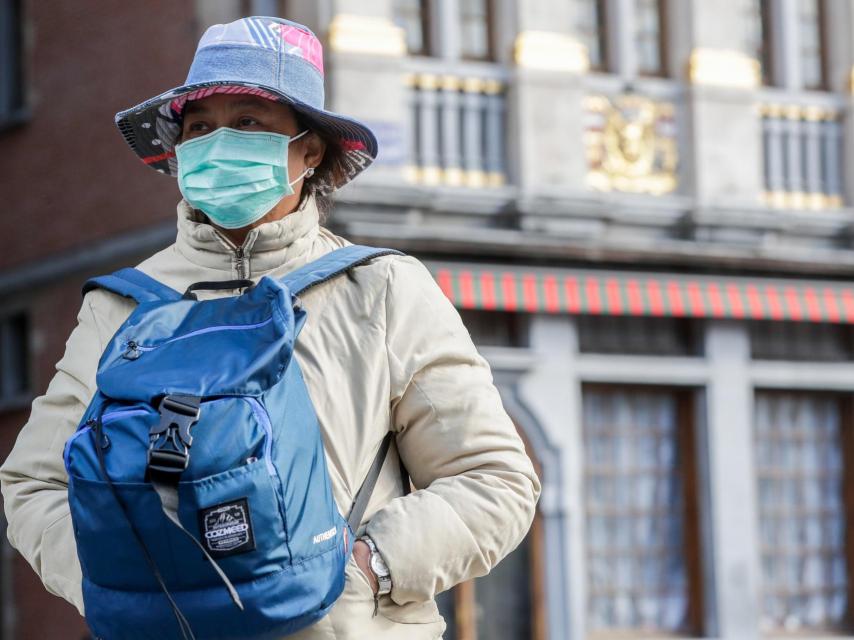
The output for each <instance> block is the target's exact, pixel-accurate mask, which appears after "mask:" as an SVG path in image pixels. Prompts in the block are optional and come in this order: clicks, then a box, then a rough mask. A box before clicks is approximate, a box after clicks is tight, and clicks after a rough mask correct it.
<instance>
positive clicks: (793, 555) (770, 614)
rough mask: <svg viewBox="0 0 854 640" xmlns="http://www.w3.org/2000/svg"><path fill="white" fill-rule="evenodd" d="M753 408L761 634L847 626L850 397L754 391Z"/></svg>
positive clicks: (850, 444) (828, 629) (850, 443)
mask: <svg viewBox="0 0 854 640" xmlns="http://www.w3.org/2000/svg"><path fill="white" fill-rule="evenodd" d="M755 413H756V415H755V438H756V463H757V475H758V484H759V486H758V489H759V493H758V499H759V532H760V543H761V560H762V580H763V585H762V618H761V620H762V628H763V631H765V632H774V631H786V632H805V631H813V632H825V631H827V632H832V631H842V630H848V629H846V624H847V612H846V610H847V605H848V588H849V587H848V571H847V555H848V554H846V549H845V547H846V540H845V536H846V527H845V504H846V503H848V504H850V501H851V492H850V490H849V491H847V492H846V491H845V490H844V487H845V485H848V486H850V484H851V483H850V482H846V478H845V475H846V472H845V469H846V468H848V467H849V465H850V459H849V460H846V457H848V455H850V449H851V446H852V442H851V433H850V432H851V425H850V424H847V423H848V420H846V419H844V416H845V415H847V414H848V413H850V402H849V401H848V399H845V398H842V397H839V396H833V395H830V394H820V393H797V392H769V391H760V392H757V394H756V402H755ZM846 451H847V452H849V453H848V454H847V455H846V454H845V453H844V452H846ZM848 473H850V470H849V471H848Z"/></svg>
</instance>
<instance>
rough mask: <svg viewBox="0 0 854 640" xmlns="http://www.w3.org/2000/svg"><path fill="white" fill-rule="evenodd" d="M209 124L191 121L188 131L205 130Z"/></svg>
mask: <svg viewBox="0 0 854 640" xmlns="http://www.w3.org/2000/svg"><path fill="white" fill-rule="evenodd" d="M206 127H207V125H206V124H205V123H204V122H191V123H190V125H189V126H188V127H187V131H204V130H205V128H206Z"/></svg>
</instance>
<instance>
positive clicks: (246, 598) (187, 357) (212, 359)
mask: <svg viewBox="0 0 854 640" xmlns="http://www.w3.org/2000/svg"><path fill="white" fill-rule="evenodd" d="M392 253H394V254H397V253H399V252H397V251H393V250H389V249H376V248H372V247H362V246H356V245H354V246H348V247H344V248H341V249H337V250H335V251H332V252H331V253H329V254H327V255H325V256H323V257H322V258H320V259H318V260H316V261H314V262H312V263H310V264H308V265H306V266H304V267H302V268H300V269H297V270H296V271H294V272H292V273H290V274H288V275H287V276H285V277H284V278H283V279H282V280H276V279H273V278H270V277H263V278H261V279H260V281H259V282H258V283H257V284H253V282H252V281H251V280H230V281H226V282H200V283H196V284H194V285H192V286H191V287H190V288H189V289H188V290H187V292H185V293H184V294H183V295H182V294H181V293H179V292H177V291H175V290H173V289H171V288H169V287H167V286H166V285H164V284H162V283H160V282H158V281H156V280H154V279H153V278H151V277H149V276H147V275H145V274H144V273H142V272H141V271H138V270H135V269H122V270H120V271H117V272H116V273H114V274H112V275H108V276H101V277H98V278H94V279H92V280H90V281H88V282H87V283H86V285H85V286H84V288H83V291H84V294H85V293H86V292H87V291H89V290H91V289H95V288H103V289H106V290H109V291H112V292H115V293H118V294H120V295H123V296H126V297H129V298H132V299H133V300H135V301H136V302H137V303H138V305H137V307H136V309H135V310H134V311H133V313H131V315H130V317H128V319H127V320H126V321H125V322H124V324H123V325H122V326H121V327H120V328H119V330H118V331H117V332H116V334H115V335H114V336H113V338H112V339H111V341H110V343H109V344H108V345H107V347H106V348H105V350H104V353H103V355H102V356H101V359H100V362H99V364H98V372H97V378H96V381H97V392H96V393H95V395H94V397H93V399H92V401H91V403H90V405H89V406H88V408H87V410H86V413H85V414H84V416H83V418H82V420H81V422H80V426H79V427H78V429H77V431H76V432H75V433H74V435H73V436H72V437H71V438H69V440H68V441H67V443H66V445H65V452H64V459H65V466H66V469H67V471H68V501H69V504H70V507H71V517H72V521H73V524H74V535H75V538H76V542H77V553H78V556H79V558H80V565H81V567H82V570H83V599H84V605H85V609H86V620H87V622H88V624H89V626H90V628H91V629H92V632H93V633H94V635H95V636H96V637H97V638H101V639H105V640H116V639H119V638H121V639H123V640H143V639H146V640H148V639H151V640H154V639H157V640H163V639H166V638H185V639H186V638H195V637H199V638H210V639H222V640H225V639H228V638H235V639H237V638H253V639H254V638H259V639H260V638H281V637H282V636H283V635H286V634H289V633H293V632H295V631H298V630H299V629H302V628H303V627H306V626H308V625H311V624H312V623H314V622H316V621H317V620H318V619H320V618H321V617H323V616H324V615H325V614H326V613H327V612H328V611H329V609H330V607H332V605H333V603H334V602H335V600H336V599H337V598H338V597H339V596H340V594H341V592H342V591H343V589H344V568H345V565H346V563H347V561H348V559H349V556H350V553H351V552H352V540H353V535H354V532H355V531H356V529H357V527H358V526H359V523H360V521H361V518H362V516H363V515H364V510H365V507H366V506H367V502H368V498H369V497H370V493H371V491H372V490H373V487H374V485H375V483H376V479H377V476H378V475H379V470H380V468H381V467H382V464H383V462H384V460H385V457H386V453H387V451H388V448H389V445H390V441H391V433H389V434H387V435H386V437H385V439H384V440H383V442H382V446H381V447H380V450H379V451H378V453H377V456H376V458H375V460H374V462H373V465H372V467H371V471H370V472H369V474H368V476H367V478H366V480H365V482H364V483H363V484H362V486H361V487H360V489H359V491H358V493H357V495H356V498H355V500H354V502H353V505H352V506H351V510H350V515H349V517H348V518H347V519H345V518H344V517H343V516H342V515H341V514H340V513H339V511H338V508H337V507H336V504H335V501H334V499H333V497H332V490H331V485H330V481H329V477H328V474H327V469H326V458H325V455H324V448H323V441H322V438H321V433H320V428H319V425H318V421H317V416H316V414H315V411H314V407H313V406H312V402H311V399H310V397H309V394H308V391H307V389H306V385H305V382H304V381H303V376H302V372H301V371H300V367H299V364H298V363H297V361H296V359H295V358H294V357H293V352H294V344H295V342H296V339H297V336H298V335H299V332H300V329H301V328H302V326H303V325H304V323H305V320H306V312H305V310H303V309H302V308H301V306H300V304H299V299H298V298H297V296H299V295H300V294H302V293H304V292H305V291H306V290H308V289H309V288H311V287H314V286H318V285H320V284H322V283H324V282H327V281H329V280H331V279H332V278H334V277H336V276H338V275H341V274H343V273H345V272H347V271H348V270H350V269H352V268H354V267H356V266H358V265H360V264H363V263H365V262H367V261H369V260H371V259H372V258H375V257H377V256H381V255H386V254H392ZM236 288H245V289H246V290H245V291H244V292H243V293H242V294H241V295H239V296H234V297H226V298H217V299H207V300H197V299H196V296H195V294H194V293H193V291H196V290H200V289H236ZM355 426H356V425H354V427H355ZM401 473H403V468H402V466H401ZM408 486H409V483H408V480H405V482H404V492H406V491H407V490H408ZM194 634H196V635H194Z"/></svg>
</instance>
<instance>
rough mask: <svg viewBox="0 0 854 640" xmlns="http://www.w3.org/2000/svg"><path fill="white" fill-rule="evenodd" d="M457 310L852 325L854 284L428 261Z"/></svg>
mask: <svg viewBox="0 0 854 640" xmlns="http://www.w3.org/2000/svg"><path fill="white" fill-rule="evenodd" d="M427 266H428V268H429V269H430V271H431V272H432V274H433V276H434V277H435V278H436V281H437V282H438V283H439V286H440V287H441V288H442V291H444V292H445V295H447V296H448V298H450V300H451V301H452V302H453V303H454V304H455V305H456V306H457V307H458V308H461V309H485V310H496V311H528V312H539V313H570V314H599V315H624V316H670V317H688V318H736V319H752V320H792V321H806V322H834V323H854V281H851V282H849V281H816V280H813V281H810V280H789V279H782V278H781V279H771V278H745V277H728V276H709V275H689V274H675V273H643V272H622V271H593V270H580V269H579V270H575V269H546V268H536V267H531V268H526V267H522V266H517V265H485V264H465V263H446V262H428V263H427Z"/></svg>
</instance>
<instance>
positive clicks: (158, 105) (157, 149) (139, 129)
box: [115, 81, 377, 195]
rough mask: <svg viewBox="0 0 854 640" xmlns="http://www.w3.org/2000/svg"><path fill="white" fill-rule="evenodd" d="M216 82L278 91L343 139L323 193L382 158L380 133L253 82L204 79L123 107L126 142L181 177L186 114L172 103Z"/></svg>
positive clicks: (330, 133)
mask: <svg viewBox="0 0 854 640" xmlns="http://www.w3.org/2000/svg"><path fill="white" fill-rule="evenodd" d="M216 86H242V87H247V88H250V89H260V90H263V91H265V92H267V93H270V94H273V95H274V96H276V98H277V99H278V100H279V102H281V103H283V104H286V105H288V106H290V107H292V108H293V109H294V110H295V111H297V112H298V113H299V114H300V115H302V116H304V117H305V118H306V119H308V120H309V121H310V122H311V123H312V124H313V125H314V126H316V127H318V128H320V129H321V130H322V131H323V132H324V133H326V135H328V136H329V137H331V138H333V139H334V140H335V141H336V142H337V143H338V146H339V147H340V149H341V157H340V162H341V169H342V170H341V171H335V172H332V175H331V176H330V181H329V182H328V183H321V184H318V185H317V191H318V193H320V194H321V195H324V194H328V193H331V192H332V191H334V190H335V189H339V188H341V187H342V186H344V185H345V184H346V183H348V182H350V180H352V179H353V178H355V177H356V175H358V174H359V173H361V172H362V171H364V170H365V169H367V168H368V166H370V164H371V163H372V162H373V161H374V160H375V159H376V157H377V139H376V136H375V135H374V133H373V131H371V129H370V128H368V126H367V125H365V124H364V123H362V122H359V121H358V120H356V119H354V118H350V117H347V116H343V115H341V114H338V113H334V112H332V111H326V110H324V109H317V108H315V107H312V106H310V105H307V104H305V103H304V102H301V101H299V100H296V99H295V98H292V97H291V96H289V95H287V94H285V93H282V92H281V91H279V90H278V89H275V88H273V87H269V86H264V85H260V84H255V83H250V82H235V81H224V82H203V83H196V84H187V85H183V86H180V87H176V88H174V89H170V90H169V91H165V92H164V93H161V94H160V95H158V96H155V97H153V98H150V99H149V100H146V101H145V102H142V103H140V104H138V105H136V106H135V107H132V108H130V109H126V110H124V111H120V112H119V113H117V114H116V116H115V122H116V126H118V128H119V131H120V132H121V134H122V137H124V139H125V142H127V144H128V145H129V146H130V148H131V149H132V150H133V151H134V153H136V155H137V156H139V158H140V159H141V160H142V161H143V162H144V163H145V164H146V165H148V166H149V167H151V168H152V169H154V170H156V171H158V172H160V173H164V174H167V175H170V176H173V177H177V176H178V163H177V160H176V158H175V140H176V139H177V138H178V135H179V134H180V132H181V122H182V117H181V115H180V114H179V113H176V112H175V111H174V110H173V109H172V101H173V100H175V99H176V98H180V97H181V96H183V95H185V94H187V93H190V92H193V91H196V90H199V89H205V88H210V87H216Z"/></svg>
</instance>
